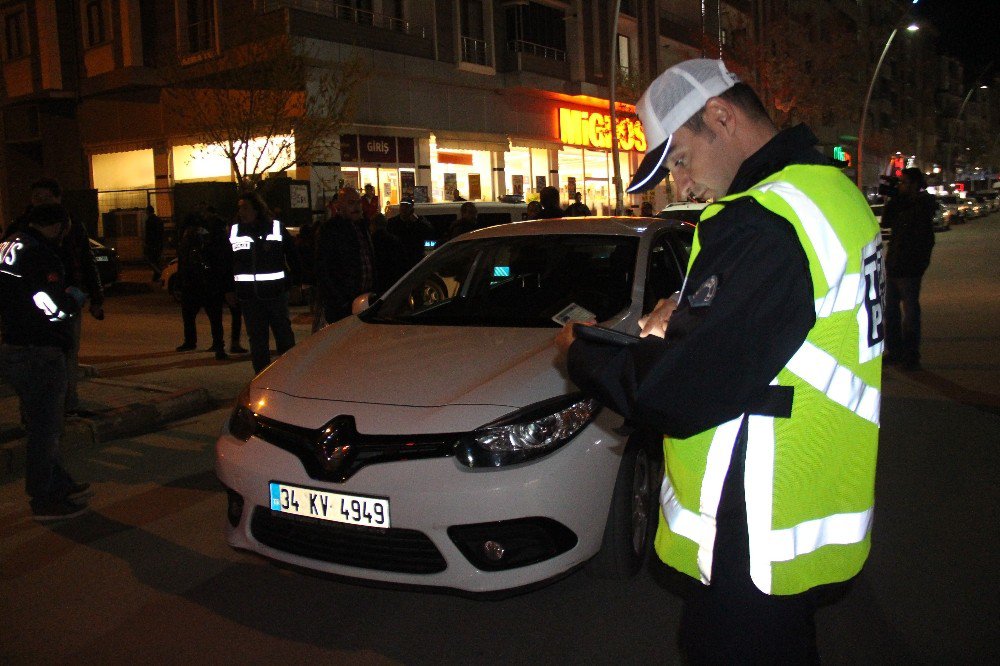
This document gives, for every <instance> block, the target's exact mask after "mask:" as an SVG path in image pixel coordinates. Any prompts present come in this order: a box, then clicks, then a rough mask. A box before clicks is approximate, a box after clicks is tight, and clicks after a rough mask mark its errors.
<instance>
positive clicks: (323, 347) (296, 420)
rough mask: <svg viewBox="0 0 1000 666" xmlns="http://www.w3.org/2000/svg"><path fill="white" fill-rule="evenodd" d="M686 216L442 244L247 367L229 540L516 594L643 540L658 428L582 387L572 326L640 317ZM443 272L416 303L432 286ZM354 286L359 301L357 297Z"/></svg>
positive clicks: (653, 505)
mask: <svg viewBox="0 0 1000 666" xmlns="http://www.w3.org/2000/svg"><path fill="white" fill-rule="evenodd" d="M693 233H694V227H693V226H692V225H691V224H688V223H684V222H678V221H676V220H656V219H649V218H606V217H587V218H574V219H554V220H537V221H526V222H521V223H518V224H506V225H498V226H493V227H490V228H488V229H480V230H478V231H473V232H471V233H468V234H465V235H463V236H462V237H460V238H458V239H455V240H452V241H450V242H448V243H446V244H445V245H443V246H442V247H440V248H439V249H437V250H436V251H435V252H433V253H432V254H430V255H429V256H428V257H426V258H425V259H424V260H423V261H422V262H421V263H419V264H417V266H416V267H414V268H413V269H412V270H411V271H410V272H409V273H408V274H407V275H406V276H404V277H403V278H402V279H401V280H400V281H399V282H398V283H396V285H394V286H393V287H392V288H390V289H389V291H388V292H387V293H386V294H385V295H383V296H381V297H380V298H378V300H377V301H375V302H374V303H373V304H371V305H370V306H369V307H367V309H364V310H363V311H360V313H359V314H358V315H357V316H352V317H348V318H346V319H343V320H341V321H338V322H336V323H334V324H331V325H330V326H327V327H325V328H323V329H321V330H320V331H319V332H317V333H315V334H313V335H312V336H311V337H309V338H307V339H306V340H304V341H303V342H302V343H300V344H298V345H296V346H295V347H294V348H293V349H291V350H290V351H288V352H286V353H285V354H283V355H282V356H281V358H279V359H278V360H276V361H275V362H274V363H273V364H272V365H270V366H269V367H268V368H267V369H266V370H264V371H263V372H262V373H261V374H260V375H258V376H257V377H255V378H254V379H253V380H252V381H251V382H250V384H249V385H248V386H247V387H246V389H245V390H244V391H243V392H242V394H241V395H240V397H239V398H238V400H237V404H236V406H235V409H234V411H233V413H232V415H231V418H230V419H229V421H228V424H227V425H226V427H225V428H224V431H223V433H222V434H221V435H220V437H219V439H218V442H217V444H216V466H215V469H216V473H217V475H218V477H219V479H220V480H221V482H222V484H223V485H224V486H225V487H226V489H227V494H228V510H227V519H226V526H225V533H226V539H227V541H228V542H229V544H230V545H232V546H234V547H236V548H240V549H245V550H249V551H253V552H256V553H258V554H261V555H264V556H266V557H268V558H270V559H273V560H277V561H280V562H283V563H287V564H291V565H293V566H297V567H304V568H307V569H313V570H317V571H321V572H326V573H331V574H337V575H341V576H348V577H351V578H357V579H365V580H369V581H379V582H383V583H396V584H406V585H417V586H421V587H433V588H447V589H456V590H462V591H465V592H473V593H482V592H493V593H495V592H500V591H508V590H516V589H519V588H522V587H524V586H528V585H534V584H539V583H542V582H545V581H548V580H551V579H553V578H557V577H559V576H562V575H563V574H565V573H567V572H569V571H572V570H573V569H574V568H576V567H578V566H580V565H583V564H584V563H586V562H588V561H592V562H591V567H592V569H593V570H594V571H595V573H600V574H603V575H606V576H608V577H611V578H619V579H624V578H627V577H630V576H632V575H634V574H635V573H636V572H638V571H639V570H640V569H641V567H642V565H643V561H644V559H645V558H646V557H647V555H648V553H649V551H650V543H651V540H652V537H653V532H654V530H655V526H656V517H657V515H658V514H659V509H658V506H659V501H658V500H659V498H658V492H659V488H660V479H661V476H660V475H661V473H662V465H661V464H660V463H661V461H662V456H663V454H662V437H661V436H660V435H659V434H657V433H653V432H646V431H642V430H634V429H632V428H631V427H630V425H629V424H628V423H626V422H624V421H623V420H622V417H621V416H618V415H617V414H615V413H613V412H612V411H611V410H608V409H603V408H601V406H600V405H599V404H597V403H596V402H595V401H593V400H592V399H590V398H588V397H587V396H585V395H583V394H581V393H580V392H579V389H578V388H577V387H576V386H574V385H573V384H572V383H571V382H570V381H569V379H568V378H567V377H566V375H565V372H564V371H563V370H561V369H560V366H559V364H558V363H557V360H556V358H557V355H558V350H557V349H556V347H555V346H554V345H553V338H554V337H555V335H556V334H557V332H558V331H559V327H560V323H561V322H562V321H566V320H569V321H574V320H587V319H591V318H592V319H594V320H596V321H598V322H601V324H602V325H603V326H606V327H608V328H612V329H615V330H619V331H623V332H630V333H632V334H636V333H638V331H639V326H638V323H637V322H638V319H639V317H640V316H642V314H643V313H645V312H649V311H650V310H652V308H653V306H654V305H655V303H656V302H657V300H658V299H659V298H665V297H666V296H667V295H669V294H671V293H673V292H674V291H676V290H678V289H679V288H680V286H681V283H682V281H683V275H684V270H685V267H686V265H687V261H688V253H689V250H688V248H690V245H691V241H692V236H693ZM428 281H433V282H435V283H439V284H442V285H444V288H445V291H444V292H443V294H441V296H440V298H437V299H433V300H431V301H428V300H426V299H425V298H424V294H425V292H426V290H425V285H426V284H427V283H428ZM370 297H371V296H363V297H359V299H358V301H356V306H357V308H358V310H360V309H361V308H362V307H364V306H363V301H364V299H367V298H370Z"/></svg>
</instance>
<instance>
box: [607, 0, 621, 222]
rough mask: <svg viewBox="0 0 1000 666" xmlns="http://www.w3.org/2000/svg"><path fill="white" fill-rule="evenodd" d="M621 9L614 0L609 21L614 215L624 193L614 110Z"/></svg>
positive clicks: (618, 208) (616, 114)
mask: <svg viewBox="0 0 1000 666" xmlns="http://www.w3.org/2000/svg"><path fill="white" fill-rule="evenodd" d="M621 8H622V0H615V14H614V18H613V20H612V21H611V72H610V74H611V86H610V88H611V95H610V97H611V99H610V101H609V106H610V107H611V109H610V110H611V161H612V162H614V179H615V215H621V214H622V212H623V208H624V206H623V201H622V200H623V199H624V192H622V172H621V164H620V163H619V161H618V159H619V158H618V113H617V111H616V109H615V81H616V80H617V79H618V13H619V12H620V11H621Z"/></svg>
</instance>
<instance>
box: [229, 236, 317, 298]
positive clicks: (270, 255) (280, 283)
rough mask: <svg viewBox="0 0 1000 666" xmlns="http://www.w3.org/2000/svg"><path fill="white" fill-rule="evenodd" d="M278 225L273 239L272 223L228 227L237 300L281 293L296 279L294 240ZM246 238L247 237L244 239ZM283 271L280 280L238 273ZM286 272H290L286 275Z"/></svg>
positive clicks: (262, 273) (296, 263) (258, 273)
mask: <svg viewBox="0 0 1000 666" xmlns="http://www.w3.org/2000/svg"><path fill="white" fill-rule="evenodd" d="M277 224H278V236H280V238H275V237H274V236H273V234H272V232H273V231H274V222H272V221H267V222H258V223H255V224H243V223H240V222H238V223H236V224H234V225H233V226H232V227H231V228H230V234H229V240H230V246H231V250H232V267H233V276H234V280H235V283H236V285H235V288H236V296H237V297H238V298H240V299H241V300H249V299H254V298H261V299H272V298H277V297H279V296H281V295H282V294H283V293H285V292H286V291H287V290H288V286H289V284H291V283H296V284H297V283H298V281H299V274H300V270H299V257H298V253H297V252H296V251H295V242H294V239H293V238H292V237H291V235H290V234H289V233H288V230H287V229H285V225H283V224H281V223H280V222H278V223H277ZM247 239H249V240H247ZM286 264H287V266H286ZM280 272H284V273H285V277H284V279H280V280H251V279H241V278H240V276H253V275H270V274H274V273H280ZM289 273H290V275H289Z"/></svg>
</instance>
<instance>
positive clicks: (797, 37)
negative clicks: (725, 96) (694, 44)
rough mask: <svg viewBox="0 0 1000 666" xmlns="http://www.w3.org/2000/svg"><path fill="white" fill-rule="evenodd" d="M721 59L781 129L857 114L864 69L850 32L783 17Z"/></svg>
mask: <svg viewBox="0 0 1000 666" xmlns="http://www.w3.org/2000/svg"><path fill="white" fill-rule="evenodd" d="M713 44H714V42H713ZM714 48H717V46H716V47H714ZM723 57H724V59H725V60H726V63H727V64H728V65H729V67H730V68H731V69H732V70H733V72H734V73H735V74H736V75H737V76H739V77H740V78H741V79H743V80H744V81H747V82H748V83H749V84H750V85H752V86H753V88H754V89H755V90H756V91H757V93H758V95H759V96H760V98H761V101H763V102H764V105H765V107H767V109H768V111H769V112H770V113H771V117H772V119H773V120H774V122H775V124H776V125H778V127H779V128H785V127H788V126H790V125H792V124H794V123H796V122H805V123H808V124H810V125H813V126H818V125H829V124H832V123H833V122H835V120H836V119H837V118H838V117H839V118H850V119H855V118H856V117H857V116H858V112H859V109H860V100H861V99H862V95H863V93H864V83H863V82H861V81H860V77H859V75H858V72H863V71H864V67H863V64H862V61H861V59H860V50H859V48H858V44H857V41H856V39H855V37H854V33H853V32H852V31H851V30H848V29H846V28H844V29H841V26H826V25H824V27H822V28H821V27H820V23H819V22H817V21H815V20H814V18H813V17H812V16H809V15H802V14H800V15H785V16H782V17H778V18H775V19H774V20H772V21H769V22H768V24H767V25H766V26H765V31H764V34H762V35H760V36H759V37H758V38H756V39H754V38H751V37H746V38H743V39H740V40H736V41H735V42H734V43H732V44H729V45H727V46H726V48H725V50H724V53H723Z"/></svg>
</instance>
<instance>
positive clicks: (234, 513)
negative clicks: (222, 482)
mask: <svg viewBox="0 0 1000 666" xmlns="http://www.w3.org/2000/svg"><path fill="white" fill-rule="evenodd" d="M226 493H227V494H228V495H229V505H228V507H227V508H226V518H228V519H229V524H230V525H232V526H233V527H236V526H237V525H239V524H240V518H242V517H243V496H242V495H240V494H239V493H238V492H236V491H235V490H229V489H228V488H226Z"/></svg>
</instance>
